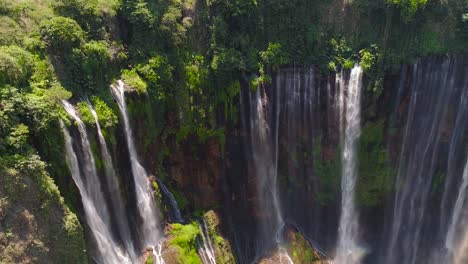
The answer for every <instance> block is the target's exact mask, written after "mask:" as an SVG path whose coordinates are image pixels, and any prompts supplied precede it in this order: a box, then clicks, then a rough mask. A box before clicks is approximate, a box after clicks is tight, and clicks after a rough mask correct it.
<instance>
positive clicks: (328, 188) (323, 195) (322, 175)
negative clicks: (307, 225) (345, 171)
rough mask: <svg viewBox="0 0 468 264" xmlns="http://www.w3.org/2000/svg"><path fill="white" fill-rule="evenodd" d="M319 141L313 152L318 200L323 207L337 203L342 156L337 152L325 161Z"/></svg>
mask: <svg viewBox="0 0 468 264" xmlns="http://www.w3.org/2000/svg"><path fill="white" fill-rule="evenodd" d="M322 155H323V152H322V145H321V142H320V141H319V142H318V143H317V144H316V146H315V148H314V149H313V152H312V157H313V161H314V163H313V164H314V173H315V175H316V176H317V179H318V184H319V187H318V190H319V191H318V193H317V199H318V200H319V202H320V203H321V204H323V205H325V204H328V203H330V202H334V201H336V199H337V197H338V191H339V190H340V189H339V188H340V180H341V173H342V172H341V156H340V151H337V152H336V153H335V155H334V156H333V157H331V158H330V159H325V158H324V157H323V156H322Z"/></svg>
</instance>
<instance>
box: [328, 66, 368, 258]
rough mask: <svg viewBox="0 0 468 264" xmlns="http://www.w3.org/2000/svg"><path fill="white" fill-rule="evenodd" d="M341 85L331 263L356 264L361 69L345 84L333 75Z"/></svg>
mask: <svg viewBox="0 0 468 264" xmlns="http://www.w3.org/2000/svg"><path fill="white" fill-rule="evenodd" d="M337 79H338V80H339V81H340V83H341V85H340V87H339V89H340V95H339V99H338V100H339V101H338V104H339V110H340V116H341V115H343V117H340V121H342V122H344V124H345V126H343V123H341V125H340V131H341V132H342V142H343V145H344V146H343V155H342V164H343V169H342V179H341V216H340V224H339V229H338V247H337V252H336V257H335V260H334V263H336V264H357V263H360V262H361V258H362V257H363V254H364V252H363V249H362V248H361V247H360V246H359V242H358V240H359V239H358V237H359V223H358V215H357V211H356V205H355V201H354V200H355V197H354V196H355V191H356V181H357V171H356V170H357V168H356V166H357V157H356V155H357V144H358V140H359V135H360V133H361V124H360V123H361V88H362V87H361V86H362V84H361V79H362V69H361V67H359V66H355V67H354V68H353V69H352V70H351V76H350V79H349V83H348V85H347V86H346V88H347V89H346V94H345V86H344V85H343V82H342V81H341V80H342V77H339V78H337ZM341 127H343V128H341Z"/></svg>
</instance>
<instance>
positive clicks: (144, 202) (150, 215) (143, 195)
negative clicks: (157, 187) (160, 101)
mask: <svg viewBox="0 0 468 264" xmlns="http://www.w3.org/2000/svg"><path fill="white" fill-rule="evenodd" d="M111 90H112V93H113V95H114V97H115V99H116V101H117V104H118V106H119V109H120V112H121V116H122V121H123V126H124V132H125V136H126V139H127V146H128V152H129V155H130V164H131V168H132V174H133V179H134V183H135V192H136V197H137V206H138V211H139V214H140V216H141V218H142V221H143V222H142V223H141V226H140V235H141V236H142V237H143V241H144V243H145V245H146V246H150V247H153V248H154V247H155V246H156V245H157V244H158V242H159V240H160V239H161V237H160V236H161V235H160V233H159V223H158V217H159V215H158V212H157V207H156V201H155V199H154V196H153V191H152V186H151V183H150V180H149V179H148V174H147V173H146V170H145V169H144V168H143V166H142V165H141V164H140V162H139V161H138V157H137V153H136V149H135V144H134V142H133V135H132V130H131V127H130V122H129V119H128V114H127V105H126V103H125V84H124V82H123V81H121V80H119V81H118V82H117V85H112V86H111ZM155 252H156V253H157V251H155ZM156 256H157V259H159V257H158V255H156Z"/></svg>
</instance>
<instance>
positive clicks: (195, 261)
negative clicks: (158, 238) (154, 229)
mask: <svg viewBox="0 0 468 264" xmlns="http://www.w3.org/2000/svg"><path fill="white" fill-rule="evenodd" d="M165 234H166V237H167V239H166V241H165V242H164V244H163V251H162V257H163V259H164V261H165V262H166V264H201V263H202V262H201V260H200V257H199V256H198V255H197V237H198V236H199V235H200V228H199V227H198V224H197V223H196V222H193V223H190V224H187V225H183V224H171V225H168V226H167V227H166V230H165Z"/></svg>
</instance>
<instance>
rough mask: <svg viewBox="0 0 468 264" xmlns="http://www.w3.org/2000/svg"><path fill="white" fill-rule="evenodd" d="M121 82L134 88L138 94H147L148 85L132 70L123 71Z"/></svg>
mask: <svg viewBox="0 0 468 264" xmlns="http://www.w3.org/2000/svg"><path fill="white" fill-rule="evenodd" d="M122 80H123V81H124V82H125V83H126V84H127V85H128V86H130V87H132V88H134V89H135V90H136V91H137V92H138V93H141V94H144V93H146V92H147V87H148V85H147V84H146V82H145V81H143V80H142V79H141V77H140V75H138V73H137V72H136V70H135V69H133V70H123V71H122Z"/></svg>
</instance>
